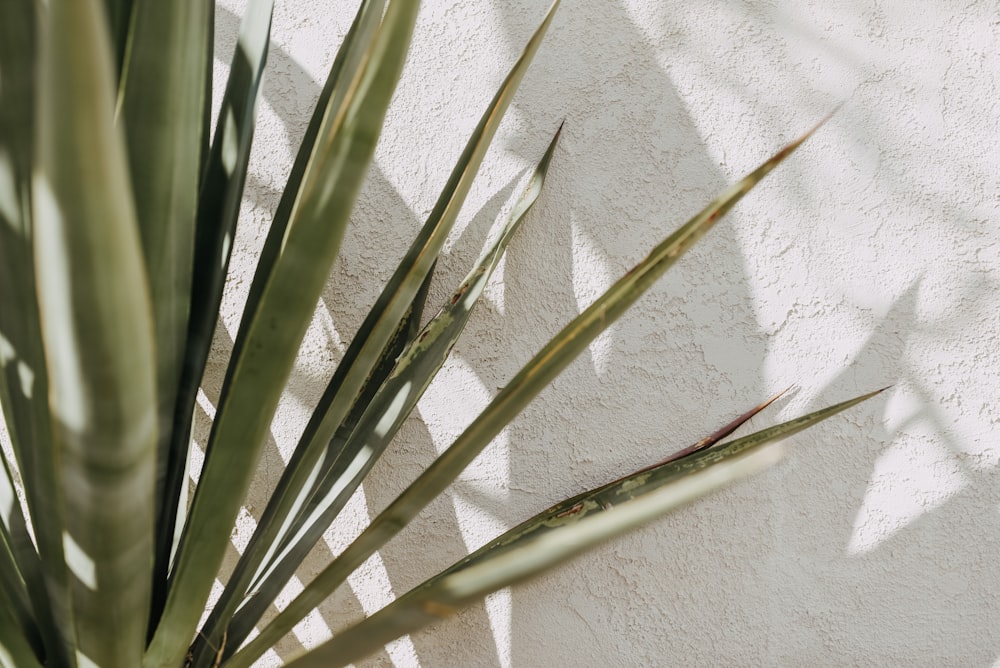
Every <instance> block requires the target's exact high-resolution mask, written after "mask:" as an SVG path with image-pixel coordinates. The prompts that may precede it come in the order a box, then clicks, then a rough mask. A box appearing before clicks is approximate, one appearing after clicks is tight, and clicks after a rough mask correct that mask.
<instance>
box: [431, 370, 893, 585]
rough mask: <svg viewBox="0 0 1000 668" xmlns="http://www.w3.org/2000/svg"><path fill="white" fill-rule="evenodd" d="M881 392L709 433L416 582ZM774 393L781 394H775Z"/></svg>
mask: <svg viewBox="0 0 1000 668" xmlns="http://www.w3.org/2000/svg"><path fill="white" fill-rule="evenodd" d="M883 391H884V390H876V391H875V392H870V393H868V394H863V395H861V396H858V397H855V398H853V399H849V400H847V401H843V402H840V403H837V404H834V405H832V406H827V407H826V408H822V409H820V410H817V411H813V412H812V413H808V414H806V415H803V416H800V417H797V418H795V419H792V420H788V421H787V422H783V423H781V424H778V425H775V426H774V427H769V428H767V429H762V430H760V431H758V432H754V433H753V434H749V435H748V436H743V437H741V438H738V439H736V440H733V441H730V442H728V443H723V444H721V445H715V447H709V446H705V445H703V444H704V443H705V441H707V440H713V439H714V437H715V434H713V435H711V436H709V437H708V438H707V439H704V440H703V441H699V442H698V443H696V444H695V445H694V446H692V447H691V448H685V450H682V451H681V452H685V451H688V450H690V452H688V454H686V455H683V456H680V457H678V456H671V457H668V458H667V459H665V460H664V461H662V462H660V463H659V464H654V465H653V466H649V467H646V468H643V469H640V470H638V471H636V472H635V473H632V474H631V475H628V476H625V477H622V478H619V479H618V480H615V481H613V482H610V483H608V484H606V485H601V486H600V487H596V488H594V489H591V490H589V491H586V492H583V493H581V494H577V495H576V496H573V497H570V498H568V499H565V500H563V501H560V502H559V503H556V504H554V505H553V506H551V507H549V508H547V509H546V510H544V511H542V512H540V513H539V514H537V515H535V516H534V517H532V518H531V519H528V520H526V521H524V522H522V523H521V524H519V525H517V526H515V527H514V528H512V529H510V530H509V531H506V532H505V533H504V534H503V535H501V536H498V537H497V538H495V539H493V540H492V541H490V542H489V543H487V544H486V545H484V546H483V547H481V548H479V549H478V550H476V551H475V552H473V553H472V554H470V555H468V556H467V557H464V558H463V559H461V560H459V561H458V562H456V563H455V564H453V565H452V566H450V567H448V568H447V569H446V570H444V571H442V572H441V573H440V574H439V575H437V576H435V577H434V578H432V579H431V580H429V581H428V582H426V583H424V585H421V587H422V586H425V585H429V584H431V583H433V582H434V581H435V580H437V579H439V578H441V577H443V576H445V575H448V574H450V573H454V572H457V571H459V570H462V569H464V568H467V567H469V566H472V565H474V564H478V563H482V562H485V561H487V560H489V559H493V558H495V557H496V556H498V555H499V554H501V553H503V552H506V551H509V550H511V549H513V548H515V547H517V546H519V545H522V544H523V543H525V542H527V541H530V540H534V539H536V538H538V537H539V536H541V535H543V534H545V533H548V532H550V531H555V530H558V529H560V527H564V526H567V525H569V524H574V523H576V522H578V521H580V520H581V519H583V518H585V517H588V516H591V515H594V514H597V513H601V512H605V511H607V510H610V509H611V508H614V507H615V506H618V505H620V504H622V503H623V502H625V501H629V500H631V499H635V498H638V497H640V496H643V495H645V494H649V493H650V492H653V491H655V490H657V489H659V488H660V487H663V486H664V485H668V484H671V483H673V482H674V481H676V480H678V479H680V478H683V477H685V476H688V475H691V474H693V473H697V472H698V471H701V470H704V469H706V468H709V467H711V466H715V465H717V464H718V463H720V462H724V461H726V460H729V459H732V458H733V457H739V456H741V455H743V454H746V453H747V452H749V451H751V450H754V449H756V448H759V447H761V446H763V445H766V444H768V443H773V442H775V441H779V440H781V439H785V438H789V437H791V436H794V435H795V434H798V433H799V432H801V431H803V430H805V429H808V428H809V427H812V426H813V425H816V424H818V423H820V422H822V421H823V420H827V419H829V418H831V417H833V416H834V415H837V414H838V413H841V412H843V411H845V410H847V409H849V408H852V407H853V406H856V405H858V404H859V403H861V402H863V401H866V400H868V399H870V398H872V397H874V396H875V395H877V394H879V393H881V392H883ZM777 396H780V394H779V395H777ZM777 396H776V397H773V398H772V399H769V400H768V401H767V402H765V403H763V404H761V405H760V406H758V407H756V408H755V409H753V410H752V412H753V413H756V412H759V411H760V410H762V409H763V407H765V406H766V405H767V404H769V403H771V402H772V401H774V399H776V398H777ZM745 415H746V414H744V415H742V416H740V417H739V418H737V421H740V422H741V423H742V422H745V421H746V419H745V418H744V416H745ZM731 424H732V423H731ZM729 427H730V425H727V426H726V427H724V428H723V430H729V431H730V432H731V431H732V430H730V429H729ZM720 431H722V430H720ZM717 433H718V432H717ZM698 446H700V447H698Z"/></svg>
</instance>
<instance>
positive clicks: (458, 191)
mask: <svg viewBox="0 0 1000 668" xmlns="http://www.w3.org/2000/svg"><path fill="white" fill-rule="evenodd" d="M557 7H558V2H556V3H554V4H553V5H552V7H551V9H550V10H549V13H548V14H547V15H546V17H545V19H544V20H543V22H542V24H541V25H540V26H539V28H538V29H537V30H536V31H535V33H534V35H533V36H532V38H531V39H530V40H529V42H528V45H527V46H526V47H525V49H524V51H523V53H522V55H521V57H520V58H519V59H518V61H517V63H515V65H514V67H513V68H512V70H511V71H510V73H509V74H508V75H507V78H506V79H505V80H504V82H503V83H502V84H501V87H500V89H499V90H498V92H497V93H496V95H495V96H494V98H493V100H492V101H491V102H490V104H489V106H488V107H487V110H486V112H485V113H484V114H483V116H482V118H481V120H480V122H479V124H478V126H477V127H476V129H475V130H474V131H473V133H472V137H471V138H470V139H469V141H468V143H467V144H466V147H465V149H464V151H463V152H462V155H461V156H460V157H459V161H458V163H457V164H456V166H455V168H454V169H453V170H452V173H451V176H450V177H449V179H448V182H447V183H446V185H445V188H444V190H443V192H442V193H441V195H440V197H439V198H438V201H437V204H436V205H435V207H434V209H433V210H432V211H431V213H430V216H429V217H428V219H427V221H426V222H425V224H424V226H423V227H422V229H421V231H420V233H419V234H418V235H417V238H416V239H415V240H414V242H413V243H412V245H411V246H410V249H409V250H408V251H407V253H406V255H405V256H404V258H403V260H402V261H401V262H400V264H399V266H398V267H397V268H396V270H395V272H394V273H393V276H392V277H391V278H390V279H389V282H388V283H387V284H386V286H385V288H384V289H383V291H382V293H381V295H380V296H379V298H378V299H377V300H376V302H375V305H374V306H373V307H372V309H371V311H370V312H369V313H368V316H367V317H366V318H365V320H364V322H363V323H362V324H361V327H360V328H359V329H358V332H357V333H356V334H355V337H354V341H353V342H352V345H351V347H350V348H349V349H348V352H347V354H346V355H345V358H344V359H343V360H342V361H341V363H340V365H339V367H338V369H337V371H336V373H335V374H334V377H333V379H332V380H331V382H330V384H329V386H328V387H327V390H326V391H325V392H324V395H323V397H322V398H321V400H320V403H319V405H318V406H317V408H316V410H315V411H314V414H313V416H312V418H311V419H310V421H309V424H308V425H307V427H306V432H305V435H304V437H303V438H302V439H300V443H299V446H298V447H297V448H296V450H295V452H294V454H293V456H292V458H291V459H290V460H289V462H288V464H287V465H286V468H285V471H284V473H283V474H282V477H281V480H280V481H279V482H278V485H277V487H276V489H275V491H274V494H273V495H272V498H271V501H270V502H269V504H268V508H267V509H266V510H265V513H264V516H263V517H262V520H261V522H260V523H259V524H258V526H257V531H256V532H255V538H254V541H255V547H256V545H262V546H269V545H274V544H275V541H276V540H277V539H278V538H279V536H281V534H282V532H283V531H285V530H287V528H288V527H289V525H290V523H291V522H292V521H293V520H294V518H295V516H296V515H297V514H298V512H299V511H300V510H301V508H302V505H303V503H304V502H305V500H306V498H307V497H308V494H309V491H310V490H311V489H312V486H313V484H314V483H315V481H316V480H317V478H318V476H319V475H320V473H321V472H322V471H323V470H324V469H326V468H328V465H329V464H330V462H329V461H324V455H325V454H334V453H331V452H330V450H329V447H328V446H329V444H330V442H331V440H332V439H333V437H334V436H335V434H336V433H337V430H338V428H339V427H340V426H341V425H342V424H343V423H344V420H345V419H346V418H347V416H348V415H349V413H350V410H351V408H352V406H354V405H355V403H356V402H357V398H358V395H359V393H360V392H361V391H362V389H363V388H364V387H365V385H366V384H367V383H368V381H369V379H370V377H371V373H372V369H373V368H375V366H376V365H377V364H378V362H379V360H380V359H383V358H384V356H385V350H386V346H387V344H388V343H389V342H390V341H391V340H392V338H393V337H394V336H395V334H396V333H397V332H399V331H400V327H401V323H402V322H403V321H404V320H405V319H406V317H407V313H408V312H409V311H410V308H411V304H412V303H413V299H414V296H415V295H416V294H417V292H418V291H419V290H420V288H421V286H422V285H423V284H424V282H425V280H426V278H427V275H428V273H429V272H430V270H431V268H432V267H433V265H434V263H435V262H436V260H437V257H438V254H439V253H440V251H441V248H442V247H443V246H444V242H445V240H446V238H447V236H448V233H449V232H450V231H451V228H452V226H453V225H454V222H455V220H456V219H457V217H458V214H459V211H460V209H461V206H462V204H463V203H464V201H465V197H466V195H467V194H468V191H469V188H470V187H471V186H472V182H473V180H474V179H475V176H476V173H477V172H478V169H479V166H480V165H481V163H482V160H483V157H484V156H485V154H486V151H487V149H488V148H489V144H490V142H491V140H492V138H493V136H494V135H495V133H496V130H497V128H498V127H499V125H500V121H501V120H502V117H503V114H504V112H505V111H506V109H507V107H508V106H509V105H510V102H511V100H512V99H513V97H514V94H515V93H516V91H517V87H518V85H519V84H520V81H521V79H522V78H523V77H524V74H525V72H526V71H527V69H528V66H529V65H530V63H531V60H532V58H533V57H534V54H535V53H536V52H537V50H538V47H539V46H540V45H541V41H542V39H543V37H544V36H545V32H546V30H547V29H548V26H549V24H550V23H551V21H552V18H553V16H554V13H555V10H556V8H557ZM390 9H391V5H390ZM264 256H265V258H266V256H267V253H266V252H265V254H264ZM262 262H263V260H262ZM259 273H260V269H258V277H255V282H256V281H257V280H258V279H259ZM253 300H254V289H253V288H252V287H251V291H250V298H249V303H248V307H247V308H248V311H249V309H250V308H252V307H253ZM244 317H246V316H244ZM237 349H238V348H237ZM255 552H256V549H255V550H250V549H248V550H247V553H248V555H249V559H252V560H253V561H257V562H260V561H266V560H267V559H268V558H269V557H270V556H271V555H272V554H273V550H269V551H268V552H266V553H264V558H263V559H261V557H259V556H257V555H256V554H255ZM258 567H259V563H252V562H251V563H248V565H247V566H245V567H244V568H245V569H246V570H245V571H244V572H243V573H241V575H242V577H241V579H240V581H239V584H240V588H243V587H245V586H246V585H247V584H249V582H248V581H247V582H244V581H245V580H246V577H247V575H249V574H251V573H255V572H257V570H258ZM234 591H235V590H234Z"/></svg>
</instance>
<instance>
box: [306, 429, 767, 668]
mask: <svg viewBox="0 0 1000 668" xmlns="http://www.w3.org/2000/svg"><path fill="white" fill-rule="evenodd" d="M778 447H780V446H772V447H771V448H768V449H765V450H763V451H756V452H752V453H749V454H745V455H743V456H741V457H739V458H736V459H734V460H730V461H727V462H724V463H721V464H718V465H716V466H713V467H710V468H707V469H703V470H700V471H698V472H697V473H694V474H692V475H690V476H687V477H684V478H682V479H680V480H677V481H675V482H674V483H672V484H669V485H666V486H664V487H662V488H660V489H658V490H656V491H655V492H652V493H650V494H647V495H645V496H642V497H640V498H637V499H635V500H632V501H627V502H625V503H623V504H622V505H620V506H618V507H616V508H613V509H610V510H608V511H607V512H605V513H601V514H599V515H595V516H592V517H588V518H586V519H583V520H581V521H580V522H578V523H577V524H574V525H570V526H568V527H566V528H565V529H563V530H562V531H559V532H552V533H550V534H548V535H545V536H541V537H539V538H538V539H537V540H534V541H531V542H528V543H526V544H524V545H520V546H518V547H517V548H516V549H513V550H511V551H509V552H507V553H504V554H502V555H500V556H498V557H497V558H496V559H491V560H490V561H489V562H484V563H479V564H476V565H473V566H470V567H469V568H466V569H463V570H461V571H458V572H455V573H451V574H449V575H447V576H445V577H443V578H441V579H439V580H435V581H434V582H433V584H430V585H428V586H425V587H421V588H420V589H419V590H416V591H415V592H414V594H413V595H407V596H404V597H403V598H401V599H399V600H398V601H396V602H394V603H392V604H390V605H389V606H387V607H386V608H384V609H383V610H381V611H379V612H377V613H375V614H374V615H372V616H371V617H369V618H368V619H366V620H364V621H363V622H361V623H360V624H358V625H357V626H354V627H351V628H350V629H347V630H346V631H344V632H343V633H340V634H338V635H337V636H335V637H334V638H333V639H332V640H330V641H328V642H327V643H325V644H323V645H320V646H319V647H317V648H316V649H314V650H312V651H311V652H309V653H307V654H305V655H304V656H302V657H300V658H298V659H294V660H292V661H291V662H290V663H288V664H287V665H288V666H289V668H320V667H322V668H336V667H339V666H345V665H348V664H349V663H351V662H353V661H357V660H358V659H360V658H362V657H365V656H367V655H368V654H370V653H372V652H373V651H376V650H377V649H379V648H380V647H381V646H382V645H384V644H385V643H386V642H388V641H389V640H391V639H393V638H397V637H399V636H401V635H404V634H406V633H410V632H412V631H415V630H417V629H419V628H422V627H424V626H426V625H428V624H430V623H433V622H438V621H441V619H442V618H444V617H448V616H450V615H452V614H454V613H455V612H457V611H458V610H459V609H460V608H462V607H463V606H465V605H468V604H470V603H472V602H474V601H477V600H479V599H481V598H482V597H484V596H486V595H487V594H489V593H491V592H494V591H496V590H498V589H502V588H503V587H507V586H510V585H512V584H516V583H518V582H521V581H523V580H526V579H528V578H530V577H532V576H534V575H537V574H538V573H541V572H543V571H545V570H547V569H549V568H552V567H553V566H556V565H558V564H560V563H561V562H563V561H566V560H568V559H572V558H573V557H576V556H579V555H580V554H582V553H583V552H585V551H586V550H588V549H591V548H593V547H596V546H597V545H600V544H601V543H603V542H606V541H608V540H610V539H612V538H614V537H616V536H619V535H621V534H623V533H625V532H627V531H631V530H632V529H636V528H638V527H640V526H643V525H645V524H648V523H649V522H651V521H652V520H654V519H656V518H658V517H661V516H662V515H664V514H666V513H669V512H671V511H673V510H676V509H678V508H681V507H683V506H685V505H687V504H689V503H691V502H693V501H695V500H697V499H698V498H700V497H702V496H705V495H706V494H709V493H711V492H714V491H716V490H718V489H721V488H723V487H726V486H728V485H730V484H732V483H734V482H736V481H738V480H740V479H742V478H744V477H746V476H748V475H751V474H754V473H758V472H760V471H762V470H764V469H766V468H768V467H769V466H772V465H773V464H775V463H777V462H778V461H779V459H780V458H781V456H782V454H783V453H782V452H781V450H780V449H778Z"/></svg>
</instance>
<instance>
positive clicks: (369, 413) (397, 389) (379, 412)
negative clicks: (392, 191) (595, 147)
mask: <svg viewBox="0 0 1000 668" xmlns="http://www.w3.org/2000/svg"><path fill="white" fill-rule="evenodd" d="M561 131H562V127H561V126H560V128H559V132H556V135H555V136H554V137H553V139H552V141H551V142H550V143H549V146H548V148H547V150H546V151H545V154H544V156H543V157H542V159H541V161H540V162H539V164H538V166H537V167H536V169H535V172H534V174H533V175H532V176H531V179H530V180H529V182H528V186H527V188H526V189H525V191H524V193H523V194H522V196H521V197H520V199H519V200H518V202H517V203H516V205H515V206H514V208H513V209H512V210H511V212H510V214H509V216H508V217H507V220H506V221H505V223H504V225H503V226H502V228H501V231H500V234H499V235H498V236H497V238H496V240H495V241H494V243H493V244H492V245H491V246H490V247H489V248H488V249H487V250H486V252H485V253H483V255H482V257H481V258H480V259H479V261H478V262H477V264H476V266H475V267H473V269H472V271H470V272H469V274H468V276H466V277H465V280H463V281H462V283H461V285H460V286H459V288H458V289H457V290H456V291H455V292H454V294H452V295H451V297H450V298H449V299H448V301H447V302H446V303H445V305H444V307H443V308H442V309H441V310H440V311H439V312H438V314H437V315H436V316H434V318H432V319H431V321H430V322H428V323H427V325H426V326H425V327H424V328H423V329H422V330H421V332H420V333H419V334H418V335H417V336H416V338H415V339H414V341H413V343H412V344H411V345H410V346H409V347H408V348H407V349H406V350H405V351H404V352H403V354H402V355H401V356H400V358H399V361H398V362H397V364H396V366H395V368H394V369H393V370H392V373H391V374H390V375H389V377H388V378H387V379H386V381H385V383H384V384H383V385H382V387H381V388H379V390H378V392H377V393H376V394H375V396H374V397H373V399H372V401H371V402H370V403H369V404H368V407H367V409H366V410H365V413H364V415H363V416H362V418H361V420H360V421H359V423H358V426H357V428H356V429H355V431H354V432H353V433H352V435H351V437H350V438H349V440H348V442H347V443H346V444H345V446H344V448H343V451H342V453H341V454H340V457H339V458H338V459H337V461H336V463H335V464H334V465H333V466H332V467H331V468H330V469H329V471H328V472H326V474H325V476H324V477H323V479H322V480H321V481H320V482H319V484H317V485H316V487H315V490H314V492H313V495H312V498H311V499H310V500H309V502H308V504H307V505H306V506H305V508H304V509H303V513H302V514H301V516H300V517H299V518H297V521H296V522H295V523H294V524H293V525H292V527H291V531H292V532H294V533H293V535H292V536H291V537H290V539H289V540H287V541H285V542H284V545H283V546H282V552H281V553H280V554H279V555H278V558H277V559H276V560H275V563H274V564H273V565H272V566H270V567H269V570H268V572H267V574H266V575H265V577H264V578H262V581H261V582H259V584H257V585H255V586H254V592H253V596H252V597H251V598H250V599H249V600H248V601H247V602H246V603H245V604H244V605H243V606H242V607H241V608H240V610H239V612H238V613H237V614H236V616H235V617H234V618H233V622H232V624H230V626H229V630H228V642H229V643H231V644H232V646H233V647H238V646H239V644H240V643H242V641H243V640H244V639H245V638H246V637H247V635H249V633H250V631H252V630H253V627H254V625H255V624H256V623H257V621H258V620H259V619H260V616H261V615H262V614H263V613H264V612H265V611H266V610H267V608H268V607H269V606H270V604H271V602H272V601H273V600H274V597H275V596H276V595H277V594H278V592H280V591H281V589H282V588H283V587H284V585H285V584H286V583H287V582H288V580H289V579H290V578H291V576H292V575H293V574H294V572H295V569H296V568H298V566H299V564H301V562H302V560H303V559H304V558H305V556H306V555H307V554H308V553H309V551H310V550H311V549H312V547H313V545H315V544H316V541H318V540H319V538H320V537H321V536H322V535H323V532H324V531H325V530H326V528H327V527H328V526H329V525H330V524H331V523H332V522H333V520H334V518H335V517H336V516H337V514H338V513H339V512H340V510H341V509H342V508H343V506H344V504H346V503H347V501H348V499H349V498H350V497H351V495H352V494H353V493H354V491H355V490H356V489H357V488H358V486H359V485H360V484H361V481H362V480H364V478H365V476H366V475H367V474H368V472H369V471H370V470H371V468H372V467H373V466H374V465H375V462H377V461H378V459H379V457H380V456H381V454H382V453H383V452H384V451H385V448H386V447H387V446H388V444H389V442H390V441H391V440H392V439H393V437H394V436H395V435H396V432H397V431H398V430H399V428H400V426H401V425H402V424H403V422H404V420H405V419H406V417H407V416H408V415H409V414H410V412H411V411H412V410H413V408H414V406H416V404H417V401H418V400H419V399H420V397H421V396H423V393H424V391H425V390H426V389H427V387H428V385H430V382H431V380H433V378H434V376H435V375H436V374H437V372H438V370H439V369H440V368H441V366H442V365H443V364H444V362H445V360H446V359H447V357H448V355H449V353H450V352H451V349H452V347H453V346H454V345H455V342H456V341H457V340H458V337H459V335H460V334H461V332H462V330H463V329H464V328H465V325H466V323H467V322H468V320H469V317H470V316H471V315H472V310H473V308H474V306H475V305H476V302H477V301H478V299H479V296H480V295H481V294H482V292H483V289H484V288H485V287H486V284H487V282H488V281H489V279H490V277H491V276H492V274H493V271H494V270H495V269H496V267H497V266H498V265H499V263H500V259H501V258H502V257H503V255H504V252H505V250H506V248H507V245H508V244H509V243H510V240H511V238H512V237H513V235H514V233H515V232H516V231H517V229H518V228H519V227H520V225H521V222H522V221H523V220H524V217H525V216H526V215H527V213H528V211H529V210H530V209H531V207H532V205H533V204H534V203H535V201H536V200H537V198H538V195H539V194H540V193H541V189H542V185H543V183H544V181H545V174H546V172H547V171H548V167H549V163H550V162H551V160H552V155H553V153H554V152H555V148H556V144H557V142H558V140H559V135H560V133H561Z"/></svg>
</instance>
